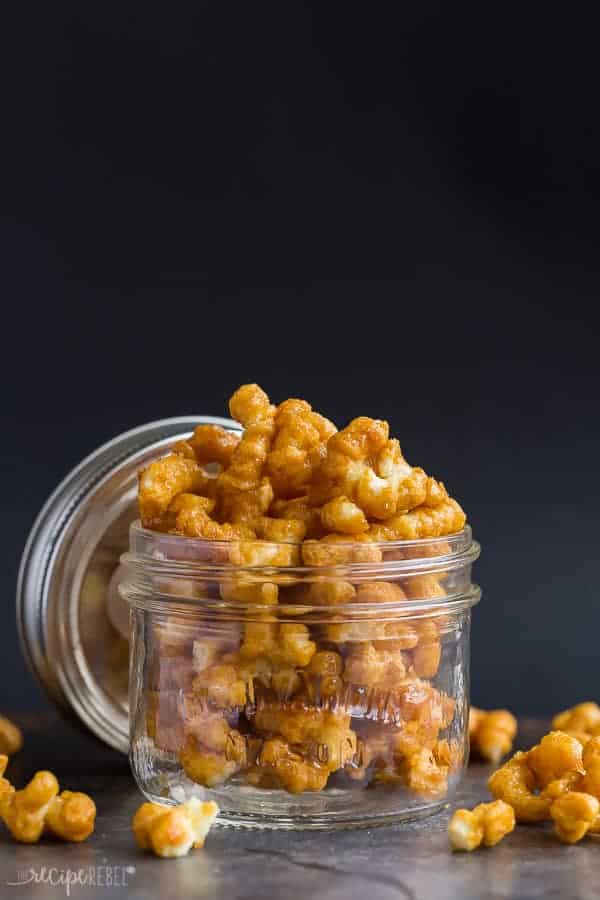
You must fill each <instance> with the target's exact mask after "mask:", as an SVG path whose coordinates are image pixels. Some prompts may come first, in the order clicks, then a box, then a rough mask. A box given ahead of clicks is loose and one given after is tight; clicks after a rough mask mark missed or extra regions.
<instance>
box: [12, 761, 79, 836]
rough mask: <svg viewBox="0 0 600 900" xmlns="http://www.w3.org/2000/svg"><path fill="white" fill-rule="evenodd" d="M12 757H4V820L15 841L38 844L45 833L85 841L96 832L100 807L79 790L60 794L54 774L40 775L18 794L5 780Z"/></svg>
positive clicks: (40, 773)
mask: <svg viewBox="0 0 600 900" xmlns="http://www.w3.org/2000/svg"><path fill="white" fill-rule="evenodd" d="M7 762H8V758H7V757H6V756H0V817H1V818H2V819H3V820H4V823H5V825H6V827H7V828H8V830H9V831H10V833H11V834H12V836H13V837H14V839H15V840H16V841H19V842H20V843H24V844H35V843H37V841H39V839H40V837H41V836H42V834H51V835H53V836H55V837H58V838H61V839H62V840H64V841H75V842H79V841H85V840H86V838H88V837H89V836H90V834H91V833H92V832H93V830H94V823H95V820H96V806H95V804H94V801H93V800H92V799H91V797H88V795H87V794H82V793H79V792H77V791H63V792H62V793H60V794H59V785H58V781H57V780H56V778H55V777H54V775H53V774H52V772H37V773H36V774H35V775H34V777H33V778H32V779H31V781H30V782H29V784H28V785H27V786H26V787H24V788H23V789H22V790H20V791H17V790H15V789H14V787H13V786H12V785H11V784H10V782H9V781H7V779H6V778H4V777H2V776H3V774H4V771H5V769H6V764H7Z"/></svg>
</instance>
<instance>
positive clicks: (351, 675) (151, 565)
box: [120, 523, 480, 829]
mask: <svg viewBox="0 0 600 900" xmlns="http://www.w3.org/2000/svg"><path fill="white" fill-rule="evenodd" d="M478 555H479V546H478V544H477V543H476V542H474V541H473V540H472V538H471V531H470V529H469V528H468V527H466V528H465V529H464V530H463V531H461V532H460V533H458V534H455V535H449V536H446V537H443V538H435V539H426V540H416V541H402V542H388V543H379V544H378V543H363V542H352V541H350V540H349V541H348V542H340V543H331V544H327V543H325V542H318V541H315V542H305V543H304V544H303V545H302V546H301V547H299V546H298V545H293V544H271V543H268V542H264V541H233V542H220V541H203V540H198V539H192V538H187V537H178V536H174V535H170V534H161V533H157V532H152V531H148V530H145V529H143V528H142V527H141V526H140V525H139V524H138V523H134V524H133V525H132V527H131V541H130V552H129V553H128V554H126V555H125V556H124V557H123V558H122V561H123V564H124V566H125V572H124V575H125V577H124V580H123V581H122V582H121V587H120V590H121V592H122V594H123V596H124V597H125V598H126V599H127V601H128V602H129V604H130V607H131V629H132V641H131V669H130V724H131V763H132V767H133V772H134V774H135V777H136V779H137V781H138V784H139V786H140V788H141V790H142V792H143V793H144V794H145V795H146V797H147V798H148V799H149V800H152V801H154V802H162V803H177V802H181V801H182V800H184V799H185V798H186V797H187V796H189V795H191V794H193V793H195V792H200V791H205V793H206V796H207V797H209V798H210V799H213V800H215V801H216V802H217V803H218V805H219V807H220V810H221V813H220V817H219V821H220V822H222V823H223V824H229V825H238V826H254V827H260V828H297V829H300V828H342V827H357V826H372V825H377V824H387V823H390V822H395V821H401V820H404V819H410V818H414V817H417V816H420V815H425V814H427V813H431V812H434V811H435V810H436V809H439V808H440V807H441V806H443V805H444V804H445V803H446V802H447V801H448V799H449V798H450V797H451V795H452V793H453V792H454V790H455V788H456V785H457V783H458V781H459V779H460V777H461V774H462V771H463V769H464V767H465V765H466V763H467V754H468V741H467V732H468V729H467V722H468V696H469V624H470V615H471V607H472V606H473V605H474V604H475V603H477V602H478V600H479V596H480V591H479V589H478V588H477V587H476V586H475V585H473V584H472V582H471V565H472V563H473V561H474V560H475V559H476V558H477V557H478ZM257 561H258V564H257ZM249 563H251V564H249Z"/></svg>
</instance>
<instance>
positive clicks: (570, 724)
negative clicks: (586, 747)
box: [552, 700, 600, 744]
mask: <svg viewBox="0 0 600 900" xmlns="http://www.w3.org/2000/svg"><path fill="white" fill-rule="evenodd" d="M552 727H553V728H554V729H555V730H557V731H566V732H567V734H572V735H573V737H576V738H577V739H578V740H579V741H581V743H582V744H584V743H586V742H587V741H589V739H590V738H592V737H595V736H596V735H600V706H598V704H597V703H594V702H593V701H590V700H588V701H586V702H585V703H578V704H577V705H576V706H573V707H571V709H566V710H565V711H564V712H561V713H558V714H557V715H556V716H554V718H553V719H552Z"/></svg>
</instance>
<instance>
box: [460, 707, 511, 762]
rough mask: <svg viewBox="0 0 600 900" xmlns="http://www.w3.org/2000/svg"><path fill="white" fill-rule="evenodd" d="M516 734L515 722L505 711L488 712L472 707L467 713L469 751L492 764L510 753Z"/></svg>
mask: <svg viewBox="0 0 600 900" xmlns="http://www.w3.org/2000/svg"><path fill="white" fill-rule="evenodd" d="M516 733H517V720H516V719H515V717H514V716H513V714H512V713H510V712H508V710H507V709H494V710H490V711H489V712H488V711H486V710H483V709H477V707H475V706H472V707H471V709H470V712H469V740H470V742H471V751H472V752H473V754H474V755H477V756H480V757H481V758H482V759H487V760H489V761H490V762H493V763H499V762H500V760H501V759H502V757H503V756H506V754H507V753H510V751H511V749H512V744H513V741H514V739H515V735H516Z"/></svg>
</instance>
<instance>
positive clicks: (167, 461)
mask: <svg viewBox="0 0 600 900" xmlns="http://www.w3.org/2000/svg"><path fill="white" fill-rule="evenodd" d="M208 480H209V478H208V475H207V474H206V472H205V471H204V470H203V469H202V468H201V467H200V466H199V465H198V463H197V462H196V461H195V460H192V459H186V458H185V457H183V456H180V455H179V454H177V453H172V454H170V456H165V457H164V458H163V459H157V460H156V462H153V463H151V464H150V465H149V466H148V468H146V469H143V470H142V471H141V472H140V474H139V488H138V503H139V508H140V518H141V520H142V524H143V525H144V527H146V528H160V527H161V526H162V518H163V516H164V514H165V513H166V511H167V509H168V508H169V506H170V504H171V502H172V501H173V500H174V499H175V497H176V496H177V495H178V494H182V493H188V492H191V493H202V492H203V490H204V489H205V488H206V486H207V484H208Z"/></svg>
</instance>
